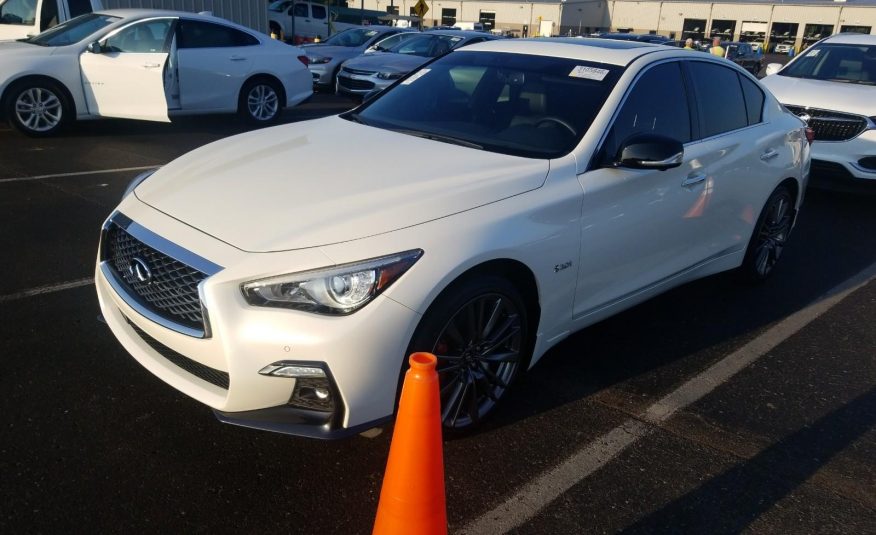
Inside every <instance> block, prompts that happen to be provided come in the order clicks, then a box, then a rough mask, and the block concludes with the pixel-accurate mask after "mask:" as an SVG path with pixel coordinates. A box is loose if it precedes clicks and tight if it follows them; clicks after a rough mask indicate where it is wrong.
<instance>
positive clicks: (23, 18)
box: [0, 0, 37, 26]
mask: <svg viewBox="0 0 876 535" xmlns="http://www.w3.org/2000/svg"><path fill="white" fill-rule="evenodd" d="M36 4H37V2H36V0H9V1H8V2H6V3H4V4H2V5H0V23H2V24H21V25H24V26H30V25H32V24H33V23H34V22H36Z"/></svg>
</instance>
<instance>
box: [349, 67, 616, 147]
mask: <svg viewBox="0 0 876 535" xmlns="http://www.w3.org/2000/svg"><path fill="white" fill-rule="evenodd" d="M621 71H622V69H621V68H620V67H616V66H613V65H603V64H598V63H592V62H587V61H580V60H571V59H562V58H554V57H546V56H533V55H524V54H505V53H494V52H454V53H452V54H448V55H446V56H444V57H442V58H441V59H438V60H437V61H434V62H432V63H430V64H428V65H426V66H425V68H422V69H420V70H418V71H416V72H414V73H413V74H411V75H409V76H408V77H407V78H404V79H402V80H401V81H400V82H398V83H396V84H395V85H394V86H393V87H392V88H391V89H389V90H387V91H385V92H384V93H382V94H380V95H379V96H377V97H376V98H374V99H373V100H371V101H369V102H368V103H367V104H366V105H365V106H364V107H362V108H359V109H357V110H355V111H354V112H350V113H348V114H346V115H344V116H343V117H345V118H347V119H349V120H352V121H358V122H361V123H364V124H367V125H370V126H374V127H377V128H383V129H387V130H394V131H399V132H403V133H405V134H410V135H414V136H420V137H427V138H430V139H435V140H437V141H444V142H447V143H455V144H459V145H464V146H467V147H472V148H476V149H482V150H487V151H491V152H499V153H503V154H511V155H516V156H526V157H530V158H556V157H559V156H562V155H564V154H566V153H568V152H569V151H571V150H572V149H573V148H574V147H575V146H576V145H577V144H578V141H579V140H580V139H581V137H582V136H583V135H584V134H585V133H586V132H587V130H588V129H589V128H590V124H591V123H592V122H593V118H594V117H596V114H597V112H599V110H600V108H602V105H603V103H604V102H605V99H606V97H607V96H608V94H609V93H610V92H611V90H612V88H613V87H614V85H615V83H616V82H617V79H618V77H619V76H620V73H621Z"/></svg>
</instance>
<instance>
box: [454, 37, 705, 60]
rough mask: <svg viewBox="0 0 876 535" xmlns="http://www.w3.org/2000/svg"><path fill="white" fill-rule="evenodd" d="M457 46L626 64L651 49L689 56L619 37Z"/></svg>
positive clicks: (567, 38)
mask: <svg viewBox="0 0 876 535" xmlns="http://www.w3.org/2000/svg"><path fill="white" fill-rule="evenodd" d="M457 50H458V51H459V52H469V51H471V52H477V51H481V52H507V53H514V54H531V55H536V56H555V57H560V58H567V59H580V60H582V61H593V62H597V63H607V64H610V65H628V64H629V63H630V62H632V61H634V60H635V59H637V58H639V57H641V56H644V55H646V54H649V53H652V52H669V53H672V52H673V51H676V54H677V55H678V56H680V57H689V56H688V54H689V52H685V51H683V50H680V49H677V48H674V47H669V46H665V45H655V44H651V43H643V42H639V41H623V40H619V39H598V38H584V39H579V38H575V37H539V38H532V39H496V40H491V41H488V42H484V43H476V44H473V45H469V46H467V47H465V48H462V49H457ZM454 53H455V52H454Z"/></svg>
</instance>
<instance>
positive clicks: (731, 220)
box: [95, 39, 809, 437]
mask: <svg viewBox="0 0 876 535" xmlns="http://www.w3.org/2000/svg"><path fill="white" fill-rule="evenodd" d="M698 80H710V81H711V82H712V84H711V85H710V86H709V87H708V88H707V90H705V89H704V86H703V84H702V83H700V82H698ZM338 140H354V141H355V142H354V143H347V144H346V145H345V149H344V150H343V151H338ZM387 147H392V149H393V154H394V156H393V158H392V165H369V164H368V163H367V162H373V161H374V157H375V155H378V154H386V152H387ZM326 162H331V164H330V165H326ZM290 165H291V166H292V167H293V168H294V169H295V172H294V173H290V172H289V169H290ZM808 168H809V143H808V139H807V131H806V127H805V124H804V123H803V121H801V120H800V119H799V118H797V117H796V116H794V115H792V114H791V113H789V112H787V111H786V110H785V109H784V108H783V107H782V106H781V105H780V104H779V103H778V102H777V101H776V99H775V98H774V97H773V96H772V95H771V94H769V93H768V92H765V91H764V90H763V89H762V88H761V87H760V85H759V84H758V83H757V80H756V79H755V78H754V77H752V76H751V74H749V73H747V72H745V71H744V70H742V69H741V68H739V67H738V66H736V65H735V64H732V63H730V62H728V61H726V60H724V59H721V58H713V57H711V56H709V55H706V54H690V53H689V52H686V51H683V50H678V49H673V48H670V47H665V46H660V45H652V44H647V43H636V42H619V41H616V40H610V41H609V40H601V39H539V40H537V41H536V40H523V39H512V40H507V41H506V40H499V41H490V42H487V43H479V44H476V45H472V46H471V47H465V48H463V49H458V50H455V51H453V52H451V53H449V54H447V55H446V56H443V57H441V58H439V59H437V60H435V61H434V62H432V63H429V64H428V65H426V66H425V67H424V68H422V69H419V70H416V71H414V72H413V73H411V74H410V75H408V76H407V77H405V78H402V79H401V80H399V81H398V82H397V83H396V84H395V85H394V86H393V87H390V88H389V89H388V90H387V91H386V92H384V93H382V94H381V95H379V96H377V97H376V98H374V99H372V100H369V101H368V102H367V103H365V104H364V105H363V106H361V107H359V108H357V109H356V110H354V111H352V112H348V113H345V114H342V115H340V116H334V117H327V118H323V119H317V120H314V121H308V122H304V123H298V124H294V125H287V126H281V127H277V128H271V129H268V130H263V131H260V132H253V133H248V134H243V135H240V136H236V137H232V138H228V139H225V140H222V141H218V142H216V143H213V144H211V145H207V146H205V147H202V148H200V149H197V150H195V151H193V152H191V153H189V154H187V155H185V156H183V157H181V158H179V159H177V160H176V161H174V162H171V163H170V164H168V165H166V166H165V167H163V168H162V169H160V170H158V171H156V172H154V173H153V174H151V175H142V176H140V177H138V178H137V179H135V180H134V181H133V182H132V184H131V185H130V187H129V188H128V191H127V192H126V194H125V196H124V197H123V200H122V201H121V204H119V206H118V208H117V209H116V210H115V212H114V213H113V214H112V215H111V216H110V217H109V218H108V220H107V221H106V223H105V226H104V228H103V233H102V238H101V245H100V252H99V256H98V258H97V265H96V275H95V280H96V287H97V293H98V297H99V300H100V305H101V309H102V311H103V316H104V318H105V319H106V322H107V323H108V325H109V327H110V329H111V330H112V332H113V333H114V334H115V336H116V337H117V338H118V339H119V341H120V342H121V344H122V345H123V346H124V347H125V349H127V351H129V352H130V353H131V355H133V356H134V358H136V359H137V360H138V361H139V362H140V363H141V364H142V365H143V366H144V367H146V368H147V369H148V370H149V371H151V372H152V373H154V374H155V375H157V376H158V377H160V378H161V379H163V380H164V381H166V382H167V383H169V384H170V385H172V386H173V387H175V388H177V389H179V390H181V391H182V392H184V393H186V394H188V395H189V396H191V397H193V398H195V399H197V400H200V401H201V402H203V403H205V404H207V405H209V406H211V407H212V408H213V409H215V411H216V414H217V416H218V417H219V418H220V419H221V420H223V421H226V422H230V423H235V424H239V425H244V426H250V427H255V428H262V429H270V430H273V431H280V432H286V433H294V434H299V435H308V436H318V437H338V436H344V435H347V434H350V433H355V432H358V431H362V430H364V429H367V428H369V427H372V426H375V425H378V424H380V423H381V422H384V421H386V419H387V418H389V417H390V416H391V415H392V413H393V410H394V406H395V401H396V399H397V398H396V396H397V392H398V390H397V388H398V385H399V377H400V373H401V371H402V370H403V368H404V366H405V355H408V354H410V353H411V352H413V351H429V352H432V353H435V354H436V355H438V358H439V375H440V380H441V397H442V403H443V415H442V418H443V422H444V425H445V427H446V428H448V429H454V430H464V429H468V428H472V427H473V426H475V425H477V424H478V423H479V422H480V421H482V420H483V419H484V418H485V417H487V416H488V415H489V414H490V413H491V412H493V409H494V408H495V407H496V406H497V404H498V402H499V401H501V400H502V398H503V397H504V396H505V395H506V393H507V391H508V388H509V387H510V386H511V385H512V384H513V382H514V380H515V379H516V378H517V376H518V375H519V374H520V373H521V372H523V371H525V370H526V369H528V368H529V367H530V366H532V365H533V364H535V362H536V361H538V359H540V358H541V357H542V356H543V355H544V354H545V352H546V351H547V350H548V349H550V348H551V347H552V346H554V345H556V344H557V343H558V342H560V341H561V340H563V339H564V338H566V337H567V336H569V335H570V334H571V333H573V332H575V331H576V330H579V329H581V328H583V327H585V326H587V325H590V324H592V323H594V322H597V321H600V320H601V319H603V318H606V317H608V316H610V315H612V314H615V313H617V312H619V311H621V310H623V309H626V308H628V307H631V306H633V305H635V304H636V303H639V302H642V301H644V300H645V299H648V298H649V297H652V296H654V295H657V294H659V293H661V292H664V291H666V290H668V289H670V288H672V287H675V286H678V285H679V284H682V283H684V282H687V281H691V280H693V279H697V278H699V277H703V276H706V275H709V274H712V273H717V272H719V271H724V270H730V269H737V270H739V272H740V274H741V275H744V278H747V279H751V280H754V281H762V280H764V279H766V278H767V277H769V276H770V275H771V274H773V273H774V272H778V271H781V267H779V268H777V267H776V266H777V262H778V260H779V258H780V256H781V253H782V251H783V249H784V247H785V244H786V242H787V240H788V237H789V235H790V233H791V229H792V227H793V225H794V222H795V220H796V217H797V213H798V210H799V209H800V206H801V203H802V201H803V194H804V192H805V189H806V184H807V175H808ZM777 274H778V273H777ZM727 299H732V296H727ZM630 329H631V332H633V331H635V326H630ZM586 353H587V351H586V348H582V358H583V357H585V356H586Z"/></svg>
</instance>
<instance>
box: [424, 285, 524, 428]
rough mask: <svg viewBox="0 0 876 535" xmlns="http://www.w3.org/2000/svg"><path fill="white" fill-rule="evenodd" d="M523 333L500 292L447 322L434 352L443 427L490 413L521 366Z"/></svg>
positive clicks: (520, 320) (518, 317)
mask: <svg viewBox="0 0 876 535" xmlns="http://www.w3.org/2000/svg"><path fill="white" fill-rule="evenodd" d="M524 329H525V325H524V323H523V316H522V314H521V313H520V311H519V310H518V309H517V307H516V305H515V304H514V302H513V301H512V300H511V299H510V298H508V297H507V296H504V295H502V294H499V293H489V294H483V295H480V296H478V297H476V298H474V299H472V300H470V301H468V302H467V303H466V304H464V305H463V306H462V307H460V308H459V309H458V310H457V311H456V312H455V313H454V314H453V315H452V316H451V317H450V319H449V320H448V321H447V323H446V324H445V325H444V328H443V329H442V330H441V331H440V333H439V334H438V337H437V338H436V340H435V343H434V345H433V348H432V352H433V353H434V354H435V355H436V356H437V357H438V377H439V381H440V384H441V407H442V409H441V420H442V422H443V423H444V426H445V427H446V428H448V429H463V428H467V427H469V426H472V425H475V424H477V423H478V422H479V421H480V419H481V418H482V417H484V416H485V415H486V414H487V413H488V412H489V411H490V410H492V408H493V407H494V406H495V404H496V402H497V401H499V398H500V397H501V396H502V395H503V394H504V392H505V390H506V389H507V388H508V386H509V385H510V384H511V382H512V381H513V379H514V377H515V375H516V373H517V370H518V368H519V367H520V363H521V357H522V354H521V349H522V344H523V340H524V335H525V331H524Z"/></svg>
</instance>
